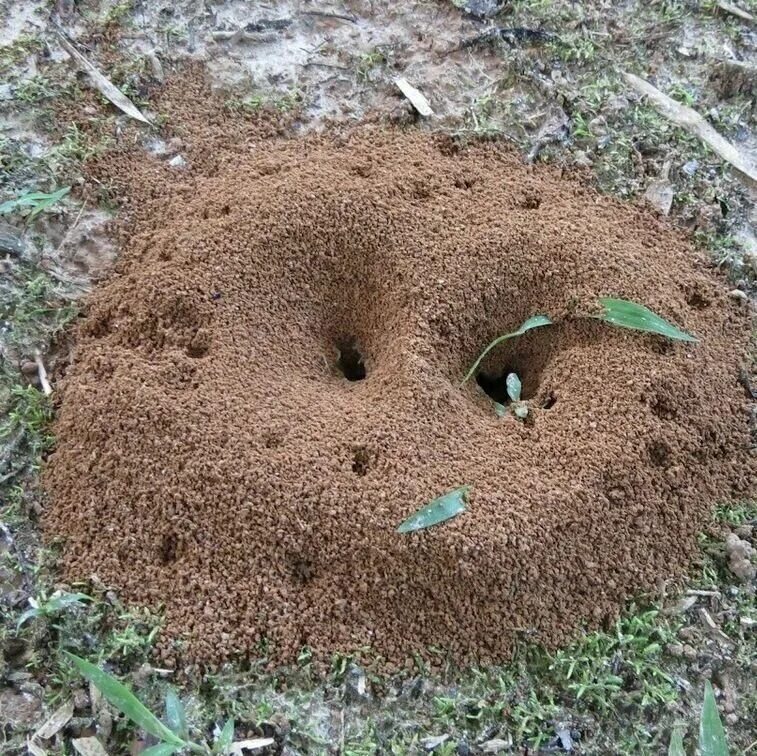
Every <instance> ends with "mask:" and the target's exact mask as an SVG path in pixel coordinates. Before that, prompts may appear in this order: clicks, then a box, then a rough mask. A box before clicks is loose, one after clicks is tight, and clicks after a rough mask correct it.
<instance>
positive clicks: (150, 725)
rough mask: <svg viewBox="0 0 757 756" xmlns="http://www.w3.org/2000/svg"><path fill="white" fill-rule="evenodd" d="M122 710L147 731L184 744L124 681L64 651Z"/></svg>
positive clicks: (163, 738) (172, 742) (161, 737)
mask: <svg viewBox="0 0 757 756" xmlns="http://www.w3.org/2000/svg"><path fill="white" fill-rule="evenodd" d="M63 653H64V654H65V655H66V657H68V658H69V659H70V660H71V661H72V662H73V663H74V665H75V666H76V668H77V669H78V670H79V672H81V674H82V675H83V676H84V677H86V678H87V680H89V681H90V682H91V683H92V684H93V685H94V686H95V687H96V688H97V689H98V690H99V691H100V692H101V693H102V694H103V696H105V698H106V699H107V700H108V701H110V703H111V704H113V706H115V707H116V708H117V709H118V710H119V711H120V712H122V713H123V714H125V715H126V716H127V717H128V718H129V719H131V721H132V722H134V724H136V725H137V726H139V727H141V728H142V729H143V730H144V731H145V732H149V733H150V735H154V736H155V737H156V738H158V739H159V740H162V741H164V742H165V743H168V744H170V745H176V746H183V745H185V743H184V741H183V740H182V739H181V738H180V737H178V735H175V734H174V733H173V732H171V730H169V729H168V727H166V726H165V725H164V724H163V723H162V722H161V721H160V720H159V719H158V718H157V717H156V716H155V715H154V714H153V713H152V712H151V711H150V710H149V709H148V708H147V707H146V706H145V705H144V704H143V703H142V702H141V701H140V700H139V699H138V698H137V697H136V696H135V695H134V694H133V693H132V692H131V691H130V690H129V689H128V688H127V687H126V686H125V685H124V684H123V683H121V682H119V681H118V680H116V678H115V677H113V676H112V675H109V674H108V673H107V672H103V671H102V670H101V669H100V668H99V667H96V666H95V665H94V664H92V663H90V662H88V661H86V660H85V659H81V658H80V657H78V656H74V654H72V653H69V652H68V651H64V652H63Z"/></svg>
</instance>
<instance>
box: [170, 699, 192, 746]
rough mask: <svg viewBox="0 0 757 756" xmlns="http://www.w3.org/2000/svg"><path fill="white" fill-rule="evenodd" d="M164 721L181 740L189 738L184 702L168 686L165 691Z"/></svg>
mask: <svg viewBox="0 0 757 756" xmlns="http://www.w3.org/2000/svg"><path fill="white" fill-rule="evenodd" d="M166 722H167V723H168V726H169V728H170V729H171V731H172V732H175V733H176V734H177V735H178V736H179V737H180V738H182V739H183V740H188V739H189V731H188V730H187V715H186V712H185V711H184V704H182V702H181V701H180V700H179V697H178V696H177V695H176V691H175V690H174V689H173V688H169V689H168V691H167V692H166Z"/></svg>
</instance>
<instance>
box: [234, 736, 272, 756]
mask: <svg viewBox="0 0 757 756" xmlns="http://www.w3.org/2000/svg"><path fill="white" fill-rule="evenodd" d="M275 742H276V741H275V740H274V739H273V738H253V739H252V740H237V742H236V743H232V744H231V745H230V746H229V754H230V756H244V755H243V753H242V750H243V749H244V750H247V751H257V750H259V749H260V748H268V747H269V746H272V745H273V744H274V743H275Z"/></svg>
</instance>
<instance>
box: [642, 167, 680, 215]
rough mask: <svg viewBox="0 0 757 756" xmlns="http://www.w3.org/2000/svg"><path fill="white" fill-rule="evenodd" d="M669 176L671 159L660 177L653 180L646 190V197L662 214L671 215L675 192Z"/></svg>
mask: <svg viewBox="0 0 757 756" xmlns="http://www.w3.org/2000/svg"><path fill="white" fill-rule="evenodd" d="M669 176H670V161H667V162H666V163H665V165H664V166H663V168H662V173H661V174H660V178H658V179H655V180H654V181H651V182H650V183H649V186H648V187H647V190H646V191H645V192H644V199H645V200H646V201H647V202H648V203H649V204H650V205H652V207H653V208H654V209H655V210H657V212H658V213H660V214H661V215H670V208H671V207H673V194H674V192H673V185H672V184H671V183H670V181H669Z"/></svg>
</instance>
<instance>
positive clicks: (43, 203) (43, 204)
mask: <svg viewBox="0 0 757 756" xmlns="http://www.w3.org/2000/svg"><path fill="white" fill-rule="evenodd" d="M70 191H71V187H70V186H64V187H63V189H58V191H57V192H53V193H52V194H49V195H48V196H47V197H44V198H40V199H39V200H38V201H37V203H36V204H35V205H34V207H33V209H32V211H31V212H30V213H29V220H34V218H36V217H37V216H38V215H39V214H40V213H41V212H42V211H43V210H47V208H48V207H52V206H53V205H54V204H55V203H56V202H58V200H61V199H63V197H65V196H66V195H67V194H68V193H69V192H70Z"/></svg>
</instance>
